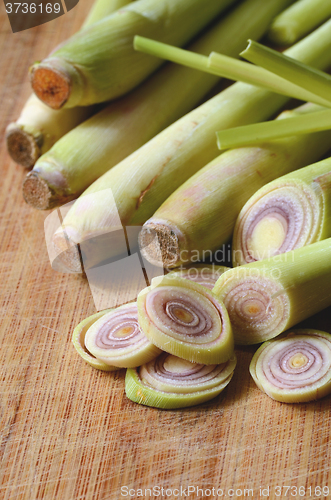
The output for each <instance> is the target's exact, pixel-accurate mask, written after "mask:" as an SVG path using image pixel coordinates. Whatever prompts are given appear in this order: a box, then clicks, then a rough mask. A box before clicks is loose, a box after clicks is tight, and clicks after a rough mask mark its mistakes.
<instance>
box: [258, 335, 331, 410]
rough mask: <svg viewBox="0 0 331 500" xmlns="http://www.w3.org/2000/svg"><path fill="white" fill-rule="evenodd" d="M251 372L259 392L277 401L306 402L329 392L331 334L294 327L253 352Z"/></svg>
mask: <svg viewBox="0 0 331 500" xmlns="http://www.w3.org/2000/svg"><path fill="white" fill-rule="evenodd" d="M250 373H251V375H252V377H253V379H254V381H255V382H256V384H257V386H258V387H259V389H261V391H263V392H265V393H266V394H267V395H268V396H270V397H271V398H272V399H275V400H276V401H281V402H284V403H306V402H308V401H313V400H315V399H319V398H322V397H324V396H326V395H327V394H329V393H330V392H331V335H330V334H329V333H325V332H321V331H319V330H293V331H290V332H289V333H288V335H287V336H286V337H282V338H280V339H275V340H271V341H269V342H265V343H264V344H262V346H261V347H260V348H259V349H258V350H257V351H256V353H255V354H254V356H253V359H252V361H251V364H250Z"/></svg>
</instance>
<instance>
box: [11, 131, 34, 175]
mask: <svg viewBox="0 0 331 500" xmlns="http://www.w3.org/2000/svg"><path fill="white" fill-rule="evenodd" d="M6 141H7V149H8V153H9V154H10V156H11V158H12V159H13V160H14V161H15V162H16V163H18V164H19V165H22V166H23V167H26V168H32V167H33V165H34V164H35V162H36V161H37V159H38V158H39V156H40V149H39V146H38V144H37V141H36V140H35V138H34V137H33V135H31V134H28V133H27V132H24V131H23V130H21V129H20V128H19V127H13V128H12V129H11V130H8V132H7V134H6Z"/></svg>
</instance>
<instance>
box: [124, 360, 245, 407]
mask: <svg viewBox="0 0 331 500" xmlns="http://www.w3.org/2000/svg"><path fill="white" fill-rule="evenodd" d="M235 366H236V358H235V355H234V354H233V355H232V357H231V358H230V359H229V360H228V361H227V362H226V363H223V364H220V365H208V366H206V365H203V364H199V363H192V362H190V361H187V360H184V359H181V358H178V357H177V356H174V355H172V354H167V353H163V354H161V355H160V356H159V357H157V358H156V359H154V360H153V361H150V362H149V363H146V364H145V365H143V366H141V367H140V368H137V369H129V370H127V373H126V377H125V392H126V395H127V397H128V398H129V399H131V401H134V402H135V403H139V404H143V405H146V406H152V407H155V408H164V409H173V408H185V407H187V406H194V405H197V404H201V403H204V402H205V401H209V400H210V399H213V398H215V397H216V396H218V394H220V392H221V391H222V390H223V389H224V388H225V387H226V386H227V385H228V383H229V382H230V380H231V378H232V375H233V371H234V369H235Z"/></svg>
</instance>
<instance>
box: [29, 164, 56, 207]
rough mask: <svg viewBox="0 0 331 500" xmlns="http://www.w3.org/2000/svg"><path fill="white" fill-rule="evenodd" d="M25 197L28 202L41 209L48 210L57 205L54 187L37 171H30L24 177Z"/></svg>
mask: <svg viewBox="0 0 331 500" xmlns="http://www.w3.org/2000/svg"><path fill="white" fill-rule="evenodd" d="M23 198H24V200H25V201H26V203H28V204H29V205H31V206H32V207H34V208H38V209H39V210H48V209H49V208H53V207H54V206H55V204H54V203H53V200H52V198H53V192H52V189H51V188H50V187H49V186H48V184H47V182H46V181H45V180H44V179H42V178H40V177H39V175H38V174H37V173H36V172H30V173H29V174H28V175H27V176H26V178H25V179H24V181H23Z"/></svg>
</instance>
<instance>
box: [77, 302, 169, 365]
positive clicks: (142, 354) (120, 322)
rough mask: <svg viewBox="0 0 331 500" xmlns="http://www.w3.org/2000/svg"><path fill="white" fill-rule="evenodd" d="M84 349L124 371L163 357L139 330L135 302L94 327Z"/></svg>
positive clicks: (87, 336)
mask: <svg viewBox="0 0 331 500" xmlns="http://www.w3.org/2000/svg"><path fill="white" fill-rule="evenodd" d="M85 346H86V348H87V349H88V351H89V352H91V353H92V354H93V355H94V356H95V357H96V358H97V359H99V360H100V361H102V362H104V363H106V364H109V365H111V366H118V367H122V368H134V367H136V366H140V365H142V364H145V363H148V362H149V361H151V360H152V359H154V358H156V357H157V356H158V355H159V354H161V350H160V349H158V348H157V347H156V346H155V345H154V344H152V342H150V341H149V340H148V338H147V337H146V336H145V335H144V333H143V331H142V330H141V328H140V327H139V324H138V311H137V304H136V302H134V303H131V304H125V305H123V306H121V307H118V308H117V309H113V310H112V311H110V312H108V313H107V314H105V315H103V316H102V317H101V318H100V319H98V321H96V322H95V323H94V324H93V325H91V327H90V328H89V329H88V330H87V332H86V335H85Z"/></svg>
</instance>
